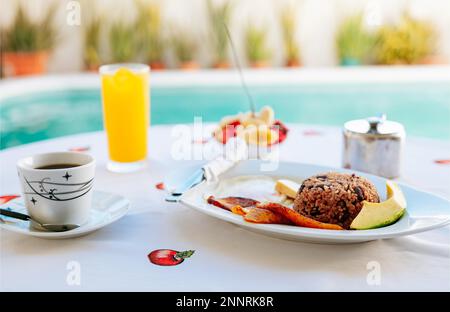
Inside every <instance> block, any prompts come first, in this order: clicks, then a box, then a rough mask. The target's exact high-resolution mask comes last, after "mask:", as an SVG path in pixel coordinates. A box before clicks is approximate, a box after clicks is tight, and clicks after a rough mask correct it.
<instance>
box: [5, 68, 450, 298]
mask: <svg viewBox="0 0 450 312" xmlns="http://www.w3.org/2000/svg"><path fill="white" fill-rule="evenodd" d="M99 74H100V75H99V78H100V80H101V89H100V92H101V98H102V107H103V124H104V131H99V132H91V133H81V134H76V135H72V136H64V137H60V138H53V139H48V140H43V141H39V142H34V143H30V144H24V145H20V146H16V147H12V148H8V149H5V150H3V151H0V172H1V175H0V244H1V245H0V247H1V249H0V277H1V278H0V290H1V291H183V292H186V291H216V292H219V291H449V290H450V274H449V271H450V235H449V234H450V226H449V224H450V201H449V199H450V160H449V159H448V157H449V154H448V152H449V151H450V143H449V142H447V141H439V140H434V139H426V138H418V137H409V136H407V135H406V131H405V128H404V126H403V125H402V124H401V123H399V122H395V121H392V120H388V119H387V117H386V115H384V114H380V115H379V116H374V117H369V118H365V119H358V120H353V121H348V122H347V123H345V124H344V125H343V126H342V127H331V126H319V125H308V124H285V123H283V121H281V120H279V119H277V118H276V117H277V116H276V114H275V112H274V110H273V108H272V107H270V106H263V107H259V106H257V105H256V103H255V102H254V101H253V98H252V96H251V92H250V91H249V89H248V88H247V85H246V84H245V80H244V76H243V74H242V72H241V71H239V74H240V78H241V81H242V85H243V88H244V91H245V93H246V95H247V98H248V101H249V104H250V111H247V112H240V113H237V114H235V115H230V116H224V117H223V118H222V119H221V120H220V121H219V122H218V123H217V122H216V123H203V122H202V118H201V112H199V116H196V118H194V121H193V123H186V124H178V125H175V124H172V125H170V124H168V125H151V126H150V112H151V109H150V98H151V96H150V94H151V93H150V83H149V77H150V68H149V66H147V65H145V64H134V63H129V64H110V65H103V66H101V67H100V69H99Z"/></svg>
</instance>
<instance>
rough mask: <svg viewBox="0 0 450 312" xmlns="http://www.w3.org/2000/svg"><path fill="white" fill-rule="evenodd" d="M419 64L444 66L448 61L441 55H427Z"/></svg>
mask: <svg viewBox="0 0 450 312" xmlns="http://www.w3.org/2000/svg"><path fill="white" fill-rule="evenodd" d="M419 64H422V65H446V64H448V60H447V59H446V58H445V57H444V56H442V55H429V56H427V57H425V58H423V59H422V60H421V61H420V62H419Z"/></svg>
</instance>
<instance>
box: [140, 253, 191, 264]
mask: <svg viewBox="0 0 450 312" xmlns="http://www.w3.org/2000/svg"><path fill="white" fill-rule="evenodd" d="M194 252H195V250H186V251H176V250H172V249H156V250H153V251H152V252H151V253H149V254H148V256H147V257H148V259H149V260H150V262H151V263H153V264H156V265H162V266H172V265H178V264H180V263H182V262H183V261H184V259H186V258H189V257H190V256H192V255H193V254H194Z"/></svg>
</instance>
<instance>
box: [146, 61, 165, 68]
mask: <svg viewBox="0 0 450 312" xmlns="http://www.w3.org/2000/svg"><path fill="white" fill-rule="evenodd" d="M149 66H150V68H151V70H164V69H166V65H164V63H163V62H161V61H155V62H150V64H149Z"/></svg>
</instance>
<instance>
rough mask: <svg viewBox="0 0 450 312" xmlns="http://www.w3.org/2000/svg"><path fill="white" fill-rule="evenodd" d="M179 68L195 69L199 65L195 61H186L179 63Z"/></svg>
mask: <svg viewBox="0 0 450 312" xmlns="http://www.w3.org/2000/svg"><path fill="white" fill-rule="evenodd" d="M180 68H181V70H196V69H198V68H199V65H198V63H197V62H195V61H187V62H183V63H181V65H180Z"/></svg>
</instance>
